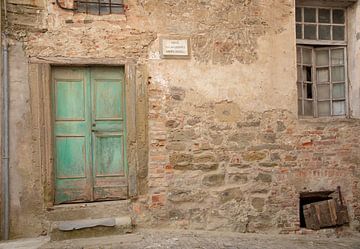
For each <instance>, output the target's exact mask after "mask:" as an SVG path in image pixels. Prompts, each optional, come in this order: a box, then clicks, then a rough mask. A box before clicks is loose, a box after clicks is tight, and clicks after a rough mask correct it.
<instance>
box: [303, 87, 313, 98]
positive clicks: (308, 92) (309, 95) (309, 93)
mask: <svg viewBox="0 0 360 249" xmlns="http://www.w3.org/2000/svg"><path fill="white" fill-rule="evenodd" d="M305 87H306V89H305V94H306V95H305V98H307V99H312V98H313V89H312V84H305Z"/></svg>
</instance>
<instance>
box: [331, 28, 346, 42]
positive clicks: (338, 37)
mask: <svg viewBox="0 0 360 249" xmlns="http://www.w3.org/2000/svg"><path fill="white" fill-rule="evenodd" d="M332 28H333V40H335V41H343V40H345V27H344V26H333V27H332Z"/></svg>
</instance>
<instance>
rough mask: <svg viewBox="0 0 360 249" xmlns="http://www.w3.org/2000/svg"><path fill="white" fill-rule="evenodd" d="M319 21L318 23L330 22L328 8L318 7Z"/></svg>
mask: <svg viewBox="0 0 360 249" xmlns="http://www.w3.org/2000/svg"><path fill="white" fill-rule="evenodd" d="M319 22H320V23H330V10H329V9H319Z"/></svg>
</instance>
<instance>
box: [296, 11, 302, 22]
mask: <svg viewBox="0 0 360 249" xmlns="http://www.w3.org/2000/svg"><path fill="white" fill-rule="evenodd" d="M295 18H296V21H297V22H301V20H302V13H301V8H296V13H295Z"/></svg>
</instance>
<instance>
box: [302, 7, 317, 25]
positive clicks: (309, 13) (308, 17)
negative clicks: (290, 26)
mask: <svg viewBox="0 0 360 249" xmlns="http://www.w3.org/2000/svg"><path fill="white" fill-rule="evenodd" d="M304 22H316V9H315V8H304Z"/></svg>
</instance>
